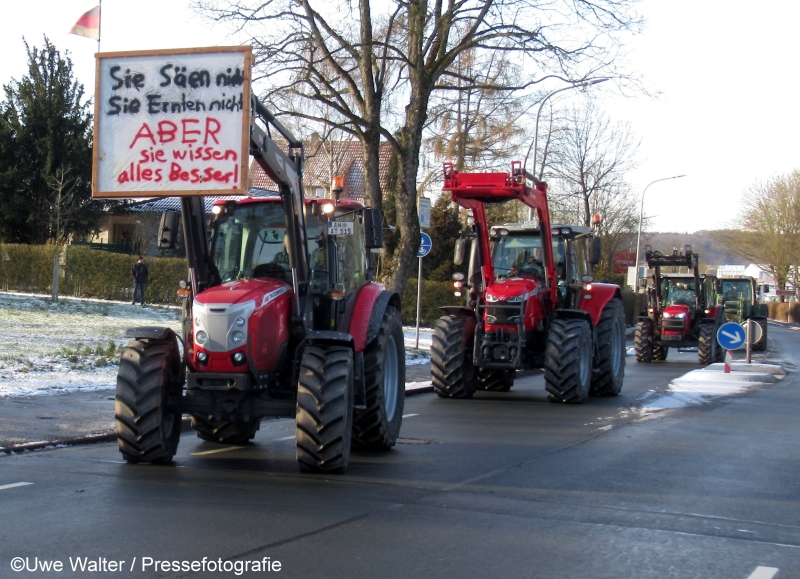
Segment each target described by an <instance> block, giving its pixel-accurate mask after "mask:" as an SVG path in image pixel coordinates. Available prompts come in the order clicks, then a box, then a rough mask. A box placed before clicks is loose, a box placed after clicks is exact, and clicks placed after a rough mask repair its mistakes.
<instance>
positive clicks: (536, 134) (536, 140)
mask: <svg viewBox="0 0 800 579" xmlns="http://www.w3.org/2000/svg"><path fill="white" fill-rule="evenodd" d="M607 80H608V79H607V78H598V79H595V80H590V81H587V82H582V83H579V84H573V85H570V86H565V87H563V88H560V89H558V90H554V91H553V92H551V93H548V94H547V96H545V97H544V98H543V99H542V100H541V101H540V102H539V109H538V110H537V111H536V124H535V125H534V127H533V133H534V134H533V142H531V144H530V146H529V147H528V152H527V153H525V160H524V161H523V162H522V170H523V172H525V171H526V170H527V167H528V157H529V156H530V154H531V149H533V163H532V165H533V171H534V173H535V172H536V153H537V151H538V146H539V117H541V116H542V108H543V107H544V103H546V102H547V101H548V99H549V98H550V97H551V96H554V95H557V94H558V93H560V92H563V91H565V90H571V89H573V88H586V87H587V86H592V85H594V84H600V83H601V82H605V81H607ZM529 219H531V220H533V209H532V208H531V209H530V217H529Z"/></svg>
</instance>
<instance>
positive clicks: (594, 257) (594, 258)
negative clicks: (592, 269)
mask: <svg viewBox="0 0 800 579" xmlns="http://www.w3.org/2000/svg"><path fill="white" fill-rule="evenodd" d="M589 263H590V264H592V265H597V264H598V263H600V238H599V237H592V241H591V245H590V247H589Z"/></svg>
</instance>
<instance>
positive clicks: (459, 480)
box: [0, 326, 800, 579]
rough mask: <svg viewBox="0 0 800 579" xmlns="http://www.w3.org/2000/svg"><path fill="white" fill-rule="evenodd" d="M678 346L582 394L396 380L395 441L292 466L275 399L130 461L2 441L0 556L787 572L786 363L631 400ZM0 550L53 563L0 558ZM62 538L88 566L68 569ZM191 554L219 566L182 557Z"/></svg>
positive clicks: (680, 367) (644, 392)
mask: <svg viewBox="0 0 800 579" xmlns="http://www.w3.org/2000/svg"><path fill="white" fill-rule="evenodd" d="M798 334H800V332H797V331H793V330H790V329H782V328H778V327H776V326H771V327H770V336H771V341H772V343H773V345H774V346H775V348H774V351H772V352H770V355H771V356H772V357H773V358H776V359H784V360H785V361H786V362H787V363H788V364H793V363H794V357H793V352H797V351H798V347H799V346H800V335H798ZM675 354H676V353H675V352H674V351H672V352H671V353H670V358H669V360H668V361H667V362H666V363H658V364H651V365H639V364H636V363H635V362H634V361H633V358H630V357H629V358H628V366H627V370H626V379H625V387H624V389H623V392H622V394H621V395H620V396H619V397H616V398H604V399H591V400H590V401H589V403H587V404H584V405H580V406H561V405H554V404H550V403H548V402H547V401H546V399H545V395H544V388H543V380H542V377H541V375H539V374H537V375H533V376H529V377H525V378H518V380H517V384H516V385H515V387H514V389H513V390H512V391H511V392H510V393H507V394H486V393H480V394H478V395H476V397H475V398H474V399H473V400H442V399H439V398H437V397H436V396H435V395H434V394H423V395H418V396H414V397H411V398H408V399H407V401H406V406H405V412H406V418H405V420H404V423H403V429H402V433H401V436H402V439H401V441H400V444H398V445H397V447H396V448H395V449H394V450H393V451H391V452H387V453H383V454H368V453H358V454H355V455H354V456H353V458H352V460H351V466H350V469H349V470H348V472H347V474H346V475H343V476H309V475H300V474H299V473H298V472H297V470H296V466H295V461H294V446H293V438H294V428H293V422H291V421H288V420H282V421H273V422H265V423H264V424H263V426H262V429H261V431H260V432H259V434H258V436H257V437H256V440H255V441H254V443H252V444H250V445H247V446H244V447H231V446H224V445H217V444H212V443H207V442H202V441H200V440H199V439H197V438H195V437H194V436H193V435H192V434H191V433H185V434H184V436H183V438H182V440H181V445H180V447H179V452H178V455H177V457H176V460H175V462H174V463H173V464H172V465H170V466H160V467H159V466H147V465H139V466H133V465H127V464H125V463H124V462H123V461H121V459H120V455H119V453H118V451H117V449H116V445H115V444H94V445H88V446H77V447H69V448H59V449H54V450H47V451H40V452H34V453H25V454H20V455H10V456H5V457H0V521H2V526H0V529H2V531H0V577H2V578H4V577H20V576H46V577H49V576H75V577H82V576H93V577H179V576H189V577H235V576H237V569H243V568H244V565H245V564H248V565H250V568H253V566H254V565H256V564H257V565H261V566H262V567H263V566H265V565H272V569H273V570H272V571H261V572H255V573H253V572H246V573H244V574H243V575H242V576H246V577H257V576H258V577H260V576H265V575H267V576H269V575H278V576H282V577H303V578H316V577H320V578H331V577H336V578H338V577H342V578H359V577H364V578H375V577H381V578H390V577H398V578H399V577H402V578H407V577H447V578H449V577H453V578H456V577H457V578H459V579H461V578H464V579H466V578H472V577H475V578H478V577H480V578H485V577H503V578H517V577H519V578H531V577H548V578H551V577H552V578H561V577H563V578H573V577H587V578H595V577H596V578H605V577H609V578H612V577H613V578H620V577H632V578H634V577H635V578H650V577H653V578H666V577H675V578H688V577H698V578H699V577H702V578H714V577H719V578H726V579H728V578H742V579H745V578H751V577H752V578H753V579H755V578H756V577H758V578H759V579H765V578H770V577H780V578H784V577H797V576H800V503H798V498H800V492H799V491H798V483H797V481H798V479H800V451H798V448H800V435H799V434H798V429H797V422H798V421H797V418H796V417H797V415H798V413H800V393H798V388H797V382H796V381H795V379H794V374H791V373H790V374H789V375H788V376H787V377H786V378H785V379H784V380H782V381H780V382H778V383H777V384H774V385H771V386H769V387H763V388H759V389H757V390H755V391H751V392H749V393H747V394H744V395H740V396H735V397H730V398H725V399H721V400H719V401H716V402H712V403H709V404H705V405H703V406H698V407H690V408H686V409H679V410H673V411H668V412H661V413H656V414H644V413H643V412H642V411H641V409H640V408H639V407H640V405H641V404H640V401H641V399H642V398H646V397H647V396H649V395H650V394H651V393H650V391H652V390H655V391H658V390H663V389H665V388H666V387H667V385H668V383H669V381H670V380H671V379H672V378H674V377H677V376H680V375H682V374H684V373H685V372H687V371H688V370H691V369H694V368H697V367H698V365H697V363H696V354H695V353H681V354H677V355H675ZM18 483H32V484H26V485H20V486H9V485H17V484H18ZM15 557H23V558H27V562H28V564H29V565H30V566H33V565H34V564H36V563H37V562H38V564H39V565H42V564H46V563H47V562H51V563H52V562H54V561H60V562H61V563H62V564H63V565H64V571H63V572H61V573H56V572H52V571H51V572H28V571H22V572H18V573H16V572H14V571H12V568H11V566H12V563H14V564H16V561H14V558H15ZM70 557H71V558H72V562H74V561H75V558H76V557H88V558H90V559H92V560H94V561H95V562H97V561H98V559H99V560H100V563H99V566H100V568H101V569H105V570H104V571H102V570H101V571H100V572H97V573H88V572H84V573H80V572H73V571H72V570H71V563H72V562H71V561H70ZM204 557H206V558H207V561H206V568H207V569H208V568H209V567H210V566H212V565H211V564H210V563H209V562H213V565H218V564H222V565H223V566H227V567H228V568H229V569H230V571H224V572H215V571H208V570H207V571H206V572H203V571H200V572H194V573H193V572H184V571H182V570H180V567H181V563H182V562H186V564H187V566H188V565H190V564H191V563H192V562H197V564H198V565H202V561H203V558H204ZM267 558H269V559H268V561H267ZM103 560H105V563H103ZM151 560H153V561H167V562H173V561H174V562H176V563H177V569H175V568H166V569H165V568H164V567H163V566H161V567H159V569H158V570H156V569H155V568H154V564H152V563H151ZM112 561H113V562H116V561H124V562H125V563H124V564H122V565H121V567H122V570H121V571H115V570H113V569H112V566H111V565H110V562H112ZM278 561H279V562H280V571H278V570H276V569H275V567H274V566H275V563H276V562H278ZM143 564H144V565H146V566H145V567H144V568H143ZM103 565H105V566H103ZM170 565H171V564H170ZM131 568H132V569H133V570H131ZM774 569H779V571H777V572H775V571H774Z"/></svg>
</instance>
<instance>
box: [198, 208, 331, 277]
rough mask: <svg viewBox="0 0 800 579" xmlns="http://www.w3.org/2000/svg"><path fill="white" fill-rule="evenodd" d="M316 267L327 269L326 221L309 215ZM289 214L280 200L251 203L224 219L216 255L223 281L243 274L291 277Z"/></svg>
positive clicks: (309, 250)
mask: <svg viewBox="0 0 800 579" xmlns="http://www.w3.org/2000/svg"><path fill="white" fill-rule="evenodd" d="M306 226H307V229H308V254H309V256H310V257H311V261H310V264H311V268H312V269H315V268H317V269H326V268H327V266H326V264H325V262H326V259H325V257H324V255H325V250H324V237H323V235H322V223H321V222H320V221H319V219H317V218H316V217H314V216H313V215H308V216H307V217H306ZM287 247H288V239H287V234H286V218H285V214H284V211H283V206H282V205H281V204H280V203H259V204H254V203H249V204H242V205H239V206H238V207H236V210H235V211H234V213H233V215H231V216H230V217H228V218H227V219H225V220H221V222H220V224H219V226H218V228H217V232H216V239H215V242H214V249H213V258H214V263H215V264H216V265H217V268H218V269H219V272H220V275H221V276H222V281H223V282H229V281H233V280H236V279H239V278H243V277H273V278H277V279H282V280H284V281H291V279H292V276H291V270H290V268H289V254H288V250H287Z"/></svg>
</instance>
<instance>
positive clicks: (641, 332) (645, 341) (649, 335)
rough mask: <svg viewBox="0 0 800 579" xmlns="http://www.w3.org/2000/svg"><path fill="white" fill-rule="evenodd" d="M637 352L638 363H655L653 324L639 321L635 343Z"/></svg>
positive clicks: (648, 321) (647, 321)
mask: <svg viewBox="0 0 800 579" xmlns="http://www.w3.org/2000/svg"><path fill="white" fill-rule="evenodd" d="M633 346H634V349H635V350H636V361H637V362H642V363H644V364H649V363H650V362H652V361H653V322H651V321H650V320H639V322H638V323H637V324H636V334H635V335H634V342H633Z"/></svg>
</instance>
